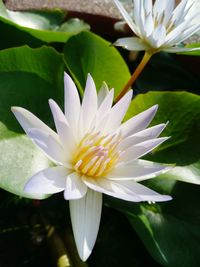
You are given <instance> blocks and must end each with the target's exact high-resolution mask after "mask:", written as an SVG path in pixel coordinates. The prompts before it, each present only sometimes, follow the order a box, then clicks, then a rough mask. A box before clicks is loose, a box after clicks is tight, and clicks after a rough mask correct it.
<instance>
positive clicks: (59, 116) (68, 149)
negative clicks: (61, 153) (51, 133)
mask: <svg viewBox="0 0 200 267" xmlns="http://www.w3.org/2000/svg"><path fill="white" fill-rule="evenodd" d="M49 105H50V108H51V111H52V114H53V118H54V122H55V126H56V129H57V132H58V135H59V138H60V141H61V144H62V146H63V148H64V150H65V154H66V156H68V158H70V156H71V153H72V152H73V150H74V149H75V146H76V142H75V138H74V135H73V132H72V129H71V128H70V125H69V124H68V121H67V119H66V117H65V115H64V114H63V112H62V111H61V109H60V108H59V106H58V105H57V104H56V102H55V101H53V100H52V99H50V100H49Z"/></svg>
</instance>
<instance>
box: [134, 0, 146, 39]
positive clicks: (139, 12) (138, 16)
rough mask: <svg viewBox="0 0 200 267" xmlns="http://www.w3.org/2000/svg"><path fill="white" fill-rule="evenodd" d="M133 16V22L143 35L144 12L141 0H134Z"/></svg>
mask: <svg viewBox="0 0 200 267" xmlns="http://www.w3.org/2000/svg"><path fill="white" fill-rule="evenodd" d="M133 17H134V21H135V24H136V25H137V27H138V31H139V32H140V34H141V35H144V33H145V29H144V22H145V14H144V8H143V1H141V0H134V9H133Z"/></svg>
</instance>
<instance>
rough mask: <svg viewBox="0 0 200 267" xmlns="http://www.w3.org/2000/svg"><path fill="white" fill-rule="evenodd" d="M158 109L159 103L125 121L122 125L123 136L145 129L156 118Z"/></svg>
mask: <svg viewBox="0 0 200 267" xmlns="http://www.w3.org/2000/svg"><path fill="white" fill-rule="evenodd" d="M157 109H158V105H155V106H153V107H151V108H149V109H147V110H145V111H143V112H141V113H139V114H138V115H136V116H134V117H133V118H131V119H129V120H128V121H126V122H124V123H123V124H122V125H121V127H120V131H121V133H122V135H123V137H127V136H128V135H132V134H134V133H136V132H139V131H141V130H143V129H145V128H146V127H147V126H148V125H149V124H150V122H151V121H152V119H153V118H154V116H155V114H156V111H157Z"/></svg>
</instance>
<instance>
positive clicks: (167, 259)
mask: <svg viewBox="0 0 200 267" xmlns="http://www.w3.org/2000/svg"><path fill="white" fill-rule="evenodd" d="M147 185H148V186H150V187H151V188H153V189H155V190H157V191H160V192H161V191H165V192H166V193H170V194H171V195H172V196H173V200H172V201H169V202H165V203H162V204H135V203H131V202H125V201H119V200H117V199H113V198H112V199H111V198H107V204H108V205H109V206H112V207H115V208H116V209H118V210H120V211H122V212H123V213H125V214H126V215H127V217H128V219H129V221H130V223H131V225H132V226H133V227H134V229H135V230H136V232H137V233H138V235H139V236H140V238H141V239H142V241H143V242H144V244H145V246H146V248H147V250H148V251H149V253H150V254H151V255H152V256H153V257H154V258H155V259H156V260H157V261H158V262H159V263H160V264H162V265H163V266H167V267H188V266H192V267H198V266H199V265H200V254H199V251H200V242H199V241H200V231H199V224H200V209H199V204H198V203H199V201H200V188H199V187H198V186H195V185H190V184H186V183H181V182H175V181H173V180H167V181H164V179H158V178H156V179H152V180H149V181H148V183H147ZM163 185H164V187H165V188H166V190H161V189H163Z"/></svg>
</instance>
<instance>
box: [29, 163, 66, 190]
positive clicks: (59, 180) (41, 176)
mask: <svg viewBox="0 0 200 267" xmlns="http://www.w3.org/2000/svg"><path fill="white" fill-rule="evenodd" d="M68 172H69V171H68V170H67V169H66V168H64V167H63V166H57V167H52V168H48V169H45V170H42V171H40V172H38V173H36V174H35V175H34V176H32V177H31V178H30V179H29V180H28V182H27V183H26V185H25V187H24V191H25V192H26V193H33V194H36V193H37V194H53V193H58V192H61V191H63V190H64V189H65V183H66V178H67V175H68Z"/></svg>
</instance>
